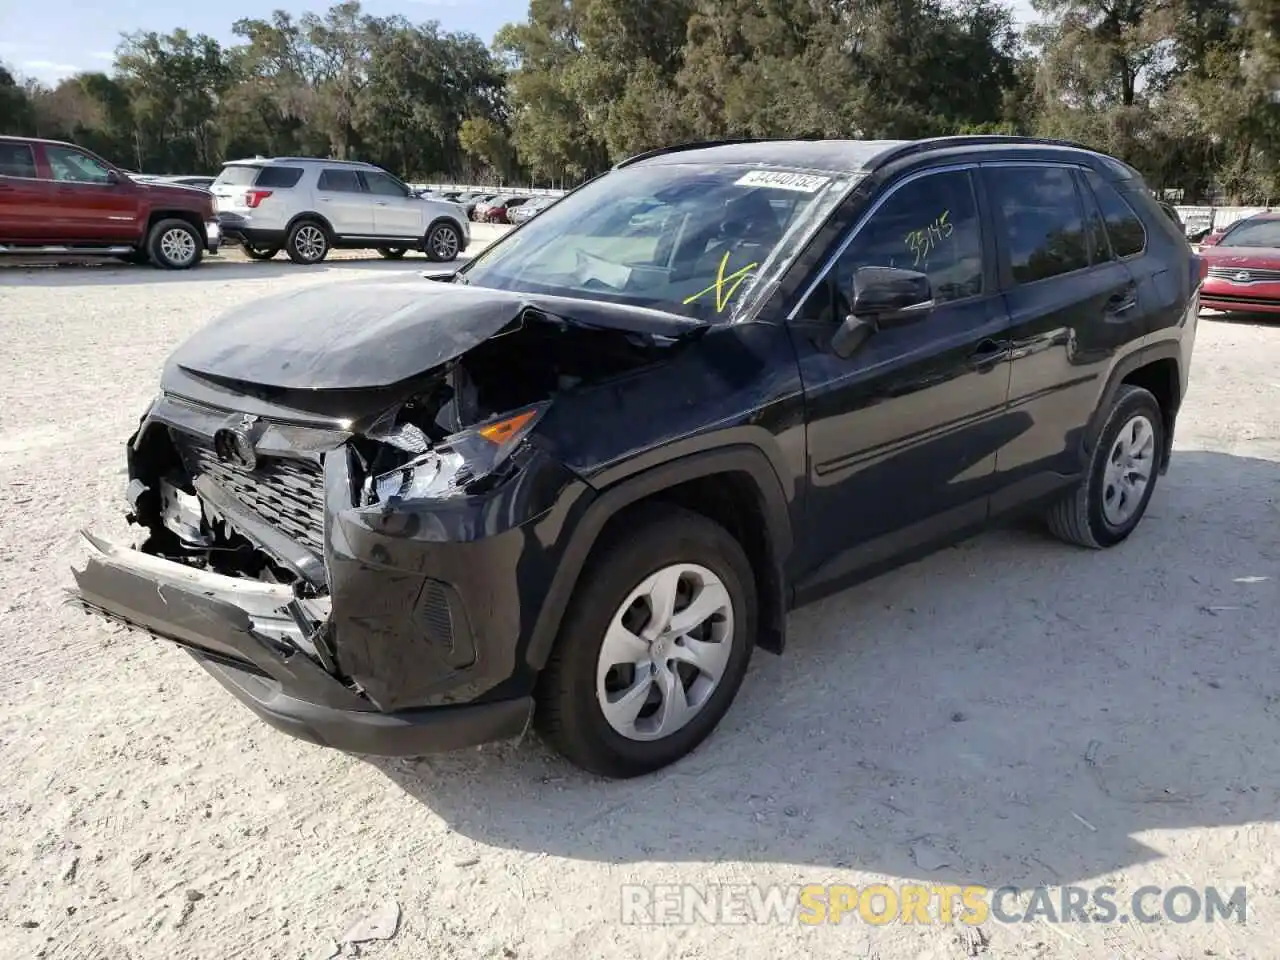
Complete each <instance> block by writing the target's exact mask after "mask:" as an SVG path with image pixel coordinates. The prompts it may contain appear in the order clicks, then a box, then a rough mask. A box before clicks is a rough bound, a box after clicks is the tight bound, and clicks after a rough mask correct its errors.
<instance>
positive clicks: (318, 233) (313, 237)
mask: <svg viewBox="0 0 1280 960" xmlns="http://www.w3.org/2000/svg"><path fill="white" fill-rule="evenodd" d="M327 243H328V241H327V240H326V239H325V236H324V232H323V231H322V230H321V229H320V228H319V227H313V226H311V225H310V224H307V225H306V226H304V227H300V228H299V229H298V232H297V234H296V235H295V237H294V241H293V245H294V248H295V249H296V250H297V251H298V254H299V255H300V256H301V257H302V258H303V259H304V260H319V259H320V258H321V257H322V256H324V251H325V246H326V245H327Z"/></svg>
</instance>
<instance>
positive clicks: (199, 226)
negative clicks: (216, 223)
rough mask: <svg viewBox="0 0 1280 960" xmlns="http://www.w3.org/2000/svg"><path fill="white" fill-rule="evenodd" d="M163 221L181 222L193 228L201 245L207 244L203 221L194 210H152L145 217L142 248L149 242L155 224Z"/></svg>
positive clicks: (207, 236)
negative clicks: (145, 224)
mask: <svg viewBox="0 0 1280 960" xmlns="http://www.w3.org/2000/svg"><path fill="white" fill-rule="evenodd" d="M163 220H181V221H182V222H183V223H185V224H187V225H188V226H190V227H193V228H194V229H195V231H196V235H197V236H198V237H199V238H200V243H201V244H202V245H204V244H207V243H208V242H209V235H208V234H207V233H205V230H204V220H203V219H201V217H200V216H199V215H198V214H197V213H196V212H195V211H194V210H166V209H158V210H152V211H151V213H150V214H148V215H147V229H146V232H145V233H144V234H143V236H142V244H143V247H144V248H145V246H146V245H147V244H148V243H150V242H151V231H152V230H154V229H155V228H156V224H158V223H160V222H161V221H163Z"/></svg>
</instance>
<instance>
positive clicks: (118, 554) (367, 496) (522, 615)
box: [75, 137, 1200, 776]
mask: <svg viewBox="0 0 1280 960" xmlns="http://www.w3.org/2000/svg"><path fill="white" fill-rule="evenodd" d="M1199 282H1200V262H1199V261H1198V260H1197V258H1196V257H1195V256H1194V255H1193V254H1192V252H1191V250H1190V248H1189V247H1188V245H1187V242H1186V240H1185V239H1184V238H1183V237H1182V235H1181V234H1180V233H1179V231H1178V229H1177V227H1176V226H1175V225H1174V223H1173V222H1172V221H1171V220H1170V219H1169V218H1168V217H1167V216H1165V214H1164V213H1163V212H1162V211H1161V209H1160V207H1159V206H1158V205H1157V204H1156V202H1155V200H1154V199H1153V198H1152V197H1151V195H1150V193H1149V192H1148V191H1147V189H1146V188H1145V186H1144V185H1143V182H1142V180H1141V178H1140V177H1139V176H1138V175H1137V174H1136V173H1135V172H1134V171H1133V170H1132V169H1130V168H1129V167H1127V166H1126V165H1124V164H1123V163H1120V162H1118V161H1116V160H1114V159H1112V158H1109V157H1106V156H1102V155H1099V154H1097V153H1094V152H1091V151H1089V150H1087V149H1084V148H1081V147H1078V146H1075V145H1071V144H1064V143H1056V142H1045V141H1037V140H1030V139H1022V138H1001V137H959V138H944V139H935V140H927V141H920V142H884V141H881V142H860V141H844V142H840V141H799V142H785V141H750V142H726V143H711V144H693V145H685V146H680V147H675V148H671V149H665V150H659V151H655V152H652V153H648V154H644V155H642V156H638V157H635V158H633V159H631V160H628V161H626V162H624V163H621V164H619V165H618V166H617V167H616V168H615V169H613V170H612V171H610V172H609V173H608V174H607V175H605V176H603V177H601V178H598V179H596V180H594V181H592V182H591V183H588V184H587V185H585V186H583V187H581V188H580V189H578V190H576V191H574V192H573V193H571V194H569V195H568V196H566V197H565V198H563V199H561V200H560V201H558V202H556V203H555V204H553V205H552V206H550V207H549V208H548V209H547V210H546V211H545V212H543V213H542V214H541V215H539V216H538V217H536V218H534V219H532V220H530V221H528V223H526V224H525V225H524V226H522V227H520V228H519V229H517V230H514V231H512V232H511V233H510V234H509V235H508V236H507V237H506V238H505V239H503V240H501V241H499V242H498V243H496V244H494V245H493V246H492V247H490V248H489V249H488V250H487V251H486V252H485V253H483V254H481V255H480V256H479V257H477V258H476V259H474V260H472V261H471V262H470V263H469V264H467V265H466V266H464V267H463V268H462V269H461V270H459V271H458V272H457V273H456V274H453V275H450V276H447V277H443V278H435V279H434V280H425V279H420V278H418V277H416V276H415V277H413V278H411V279H410V278H403V277H401V278H398V279H395V280H392V281H387V280H378V281H374V282H366V281H362V282H355V283H350V284H346V285H342V286H329V285H325V286H322V287H317V288H314V289H311V290H307V291H304V292H301V293H291V294H289V295H287V296H284V297H277V298H273V299H267V300H262V301H260V302H257V303H254V304H252V305H250V306H248V307H246V308H242V309H240V310H238V311H236V312H234V313H232V314H231V315H229V316H226V317H224V318H223V319H221V320H220V321H218V322H216V323H213V324H211V325H210V326H208V327H207V328H205V329H204V330H202V331H200V332H199V333H197V334H196V335H194V336H193V337H192V338H191V339H190V340H188V341H187V342H186V343H185V344H183V345H182V346H181V347H180V348H179V349H178V350H177V351H176V352H175V353H174V354H173V356H172V357H171V359H170V361H169V363H168V365H167V367H166V369H165V371H164V374H163V380H162V385H161V393H160V395H159V396H158V398H157V399H156V400H155V402H154V403H153V405H152V406H151V408H150V409H149V410H148V411H147V412H146V414H145V415H144V416H143V418H142V422H141V425H140V427H139V429H138V431H137V432H136V433H135V434H134V436H133V437H132V438H131V439H130V441H129V444H128V464H129V476H130V483H129V497H130V501H131V503H132V513H131V514H130V520H131V521H132V522H133V523H135V524H137V525H138V526H139V527H141V528H142V530H143V531H144V532H145V540H144V541H143V542H142V543H141V546H140V547H138V548H135V549H130V548H126V547H117V546H112V545H110V544H107V543H104V542H102V541H100V540H97V539H94V538H91V537H90V538H89V543H90V547H91V557H90V559H89V560H88V562H87V565H86V566H85V567H84V568H83V569H81V570H77V571H76V572H75V577H76V582H77V591H76V592H77V595H78V597H79V598H80V600H81V602H82V603H83V604H84V605H85V606H86V607H87V608H88V609H90V610H92V611H95V612H98V613H101V614H105V615H107V616H108V617H111V618H113V619H117V620H120V621H123V622H125V623H127V624H130V625H133V626H135V627H139V628H142V629H143V630H146V631H148V632H150V633H152V634H154V635H157V636H160V637H164V638H167V639H169V640H172V641H176V642H177V643H179V644H181V645H182V646H183V647H185V648H186V649H187V650H188V651H189V652H190V653H191V654H192V655H193V656H194V657H195V658H196V659H197V660H198V661H199V662H200V664H201V665H202V666H203V667H204V668H205V669H206V670H208V671H209V672H210V673H211V674H213V676H214V677H216V678H217V679H218V680H219V681H220V682H221V683H222V684H223V685H224V686H226V687H227V688H228V689H229V690H230V691H231V692H232V693H233V694H235V696H237V697H238V698H239V699H240V700H242V701H243V702H244V703H246V704H247V705H248V706H249V707H251V708H252V709H253V710H254V711H256V712H257V713H258V714H259V715H260V716H261V717H262V718H263V719H265V720H266V721H267V722H268V723H270V724H272V725H274V726H276V727H279V728H280V729H282V730H285V731H288V732H290V733H292V734H295V735H297V736H300V737H303V738H305V739H308V740H311V741H313V742H317V743H322V744H328V745H331V746H334V747H338V748H341V749H345V750H350V751H353V752H357V753H369V754H383V755H417V754H423V753H429V752H433V751H438V750H445V749H451V748H457V747H462V746H467V745H474V744H479V743H482V742H485V741H489V740H494V739H499V738H508V737H514V736H518V735H520V734H521V733H522V732H523V731H524V730H525V729H526V726H527V725H528V724H529V723H530V721H531V720H532V721H533V722H534V723H535V725H536V726H538V727H539V728H540V729H541V730H542V731H543V733H544V734H545V735H546V737H547V738H548V739H549V740H550V741H551V742H552V743H553V744H554V745H555V746H556V747H558V748H559V749H560V750H561V751H562V752H563V753H564V754H565V755H566V756H568V757H569V758H570V759H571V760H573V761H574V762H576V763H578V764H580V765H581V766H583V767H586V768H587V769H589V770H592V771H596V772H598V773H601V774H605V775H609V776H630V775H635V774H640V773H644V772H646V771H652V770H655V769H657V768H659V767H662V766H664V765H665V764H668V763H671V762H672V761H674V760H676V759H678V758H679V757H681V756H683V755H684V754H686V753H687V752H689V751H690V750H691V749H693V748H694V747H695V746H696V745H697V744H698V743H699V742H700V741H701V740H702V739H703V738H704V737H706V736H707V735H708V734H709V733H710V732H711V730H712V729H713V728H714V727H715V725H716V724H717V723H718V722H719V720H720V718H721V717H722V716H723V715H724V713H725V711H726V710H727V709H728V708H729V704H730V702H731V701H732V700H733V697H734V695H735V694H736V693H737V691H738V687H739V685H740V683H741V681H742V678H743V674H744V673H745V671H746V669H747V662H748V660H749V659H750V658H751V654H752V650H753V648H754V647H755V646H756V645H760V646H762V647H764V648H765V649H766V650H769V651H772V652H775V653H777V652H781V651H782V649H783V642H784V635H785V628H786V614H787V611H788V610H790V609H791V608H793V607H795V606H797V605H799V604H803V603H806V602H808V601H811V600H813V599H815V598H818V597H821V596H823V595H824V594H828V593H830V592H832V591H835V590H838V589H840V588H842V587H844V586H845V585H847V584H850V583H852V582H854V581H855V580H858V579H860V578H865V577H867V576H869V575H871V574H873V573H875V572H877V571H880V570H883V569H885V568H886V567H887V566H889V565H892V564H896V563H900V562H902V561H904V560H906V559H908V558H912V557H915V556H919V555H921V554H922V553H924V552H926V551H928V550H929V549H931V548H933V547H936V546H937V545H939V544H941V543H944V542H946V541H953V540H955V539H956V538H959V537H961V536H963V535H965V534H968V533H971V532H973V531H975V530H977V529H979V528H981V527H983V526H984V525H986V524H988V523H990V522H991V521H993V520H994V519H996V518H997V517H1002V516H1006V515H1009V514H1013V513H1015V512H1024V511H1037V512H1042V513H1043V514H1044V516H1045V517H1046V518H1047V526H1048V528H1049V529H1050V530H1051V531H1053V532H1054V533H1055V534H1057V535H1058V536H1059V537H1061V538H1063V539H1065V540H1067V541H1070V542H1072V543H1076V544H1080V545H1082V546H1086V547H1093V548H1098V547H1110V546H1112V545H1114V544H1117V543H1119V542H1120V541H1122V540H1124V539H1125V537H1127V536H1128V535H1129V534H1130V533H1131V532H1132V531H1133V529H1134V527H1135V526H1136V525H1137V524H1138V522H1139V520H1140V519H1141V517H1142V515H1143V512H1144V510H1145V508H1146V506H1147V502H1148V501H1149V499H1150V497H1151V494H1152V489H1153V487H1154V485H1155V482H1156V477H1157V475H1158V474H1160V473H1162V472H1164V471H1165V469H1166V468H1167V467H1168V463H1169V457H1170V451H1171V448H1172V437H1173V431H1174V422H1175V419H1176V417H1177V413H1178V407H1179V405H1180V403H1181V402H1182V398H1183V396H1184V395H1185V393H1186V388H1187V373H1188V368H1189V364H1190V355H1191V350H1192V344H1193V339H1194V335H1195V324H1196V312H1197V301H1198V296H1199V295H1198V288H1199Z"/></svg>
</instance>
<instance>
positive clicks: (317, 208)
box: [210, 157, 471, 263]
mask: <svg viewBox="0 0 1280 960" xmlns="http://www.w3.org/2000/svg"><path fill="white" fill-rule="evenodd" d="M210 189H211V190H212V191H213V194H214V196H216V197H217V198H218V210H219V211H220V212H219V215H218V219H219V222H220V224H221V226H222V235H223V237H224V238H225V239H227V240H229V241H233V242H236V243H239V244H240V245H241V246H242V247H243V248H244V252H245V254H246V255H247V256H249V257H252V258H253V259H255V260H269V259H271V258H272V257H274V256H275V255H276V254H277V253H279V252H280V251H281V250H283V251H284V252H285V253H287V254H288V255H289V259H290V260H292V261H293V262H294V263H319V262H320V261H321V260H323V259H324V258H325V257H327V256H328V255H329V251H330V250H331V249H334V248H339V249H347V250H351V249H365V250H377V251H378V252H379V253H380V254H382V256H384V257H386V258H388V259H392V260H394V259H398V258H400V257H403V256H404V255H405V253H406V252H408V251H409V250H421V251H422V252H424V253H425V254H426V255H427V256H428V257H429V258H430V259H432V260H434V261H436V262H438V263H444V262H446V261H449V260H453V259H455V258H456V257H457V256H458V254H459V253H461V252H462V251H463V250H465V249H466V248H467V244H468V243H470V242H471V232H470V228H469V225H468V220H467V213H466V211H465V210H464V209H463V208H462V207H460V206H459V205H458V204H456V203H449V202H448V201H445V200H436V199H427V198H423V197H418V196H415V195H414V193H413V191H412V190H410V189H409V187H408V186H406V185H405V184H404V183H402V182H401V181H400V180H398V179H396V178H395V177H393V176H392V175H391V174H389V173H387V172H386V171H385V170H383V169H382V168H380V167H375V166H374V165H373V164H371V163H357V162H353V161H347V160H316V159H311V158H307V157H276V158H274V159H271V160H264V159H257V160H233V161H230V162H228V163H226V164H225V165H224V166H223V168H222V173H221V174H219V175H218V179H217V180H215V181H214V182H213V186H212V187H211V188H210Z"/></svg>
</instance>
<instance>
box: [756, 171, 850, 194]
mask: <svg viewBox="0 0 1280 960" xmlns="http://www.w3.org/2000/svg"><path fill="white" fill-rule="evenodd" d="M830 182H831V178H830V177H819V176H815V175H813V174H811V173H787V172H785V171H782V170H752V171H751V172H750V173H748V174H747V175H746V176H744V177H743V178H742V179H741V180H738V181H737V182H736V184H735V185H736V186H739V187H772V188H773V189H775V190H794V191H796V192H797V193H817V192H818V191H819V190H821V189H822V188H823V187H825V186H826V185H827V184H828V183H830Z"/></svg>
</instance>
